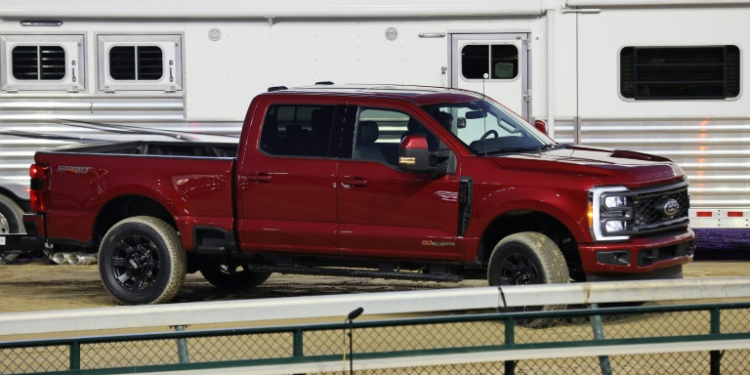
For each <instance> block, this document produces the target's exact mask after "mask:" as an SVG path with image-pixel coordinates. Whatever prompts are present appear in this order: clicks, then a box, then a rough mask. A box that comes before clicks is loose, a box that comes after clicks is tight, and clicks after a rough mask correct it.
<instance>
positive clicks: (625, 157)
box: [493, 146, 685, 188]
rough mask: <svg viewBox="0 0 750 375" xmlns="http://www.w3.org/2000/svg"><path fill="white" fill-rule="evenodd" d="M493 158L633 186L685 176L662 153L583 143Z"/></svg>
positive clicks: (530, 168)
mask: <svg viewBox="0 0 750 375" xmlns="http://www.w3.org/2000/svg"><path fill="white" fill-rule="evenodd" d="M493 160H494V161H495V163H497V164H498V165H499V166H500V167H502V168H506V169H513V170H520V171H524V170H525V171H535V172H552V173H565V174H574V175H581V176H590V177H593V178H595V179H597V180H598V181H599V182H600V183H602V184H603V185H625V186H627V187H630V188H637V187H643V186H648V185H654V184H657V183H664V182H669V181H678V180H681V179H683V178H684V176H685V173H684V172H683V171H682V169H681V168H680V167H679V166H678V165H677V164H675V163H674V162H672V161H671V160H669V159H667V158H664V157H661V156H656V155H650V154H644V153H640V152H635V151H626V150H608V149H600V148H590V147H582V146H563V147H560V148H556V149H551V150H546V151H541V152H535V153H518V154H505V155H500V156H497V157H494V158H493Z"/></svg>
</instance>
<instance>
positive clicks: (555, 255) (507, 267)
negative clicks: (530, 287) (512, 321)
mask: <svg viewBox="0 0 750 375" xmlns="http://www.w3.org/2000/svg"><path fill="white" fill-rule="evenodd" d="M513 270H516V272H512V271H513ZM569 280H570V275H569V274H568V266H567V263H566V262H565V257H564V256H563V254H562V252H561V251H560V248H559V247H558V246H557V244H555V242H554V241H552V240H551V239H550V238H549V237H547V236H545V235H544V234H542V233H538V232H520V233H514V234H511V235H509V236H507V237H505V238H503V239H502V240H500V242H498V243H497V245H496V246H495V249H494V250H493V251H492V255H490V260H489V267H488V270H487V281H488V283H489V285H490V286H497V285H525V284H558V283H568V282H569ZM565 308H566V306H565V305H545V306H533V307H532V306H529V307H522V308H517V309H515V310H517V311H551V310H563V309H565ZM548 324H549V322H547V321H546V320H544V319H534V320H529V321H525V322H523V325H524V326H526V327H541V326H545V325H548Z"/></svg>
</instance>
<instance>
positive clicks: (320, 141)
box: [260, 104, 336, 157]
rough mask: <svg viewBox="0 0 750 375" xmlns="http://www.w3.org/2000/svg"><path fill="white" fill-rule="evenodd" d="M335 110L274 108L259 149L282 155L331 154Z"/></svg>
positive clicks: (283, 106) (268, 118) (294, 106)
mask: <svg viewBox="0 0 750 375" xmlns="http://www.w3.org/2000/svg"><path fill="white" fill-rule="evenodd" d="M335 110H336V107H335V106H332V105H330V106H325V105H324V106H320V105H295V104H279V105H272V106H271V107H269V109H268V111H267V112H266V117H265V119H264V121H263V128H262V129H261V135H260V149H261V150H263V151H265V152H266V153H268V154H271V155H280V156H306V157H327V156H329V155H332V152H333V151H332V150H331V147H330V146H331V125H332V124H333V116H334V113H335Z"/></svg>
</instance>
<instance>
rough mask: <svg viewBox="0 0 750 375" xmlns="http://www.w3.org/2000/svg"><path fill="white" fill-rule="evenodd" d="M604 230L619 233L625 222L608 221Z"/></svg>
mask: <svg viewBox="0 0 750 375" xmlns="http://www.w3.org/2000/svg"><path fill="white" fill-rule="evenodd" d="M604 228H605V229H606V230H607V232H609V233H612V232H619V231H622V230H624V229H625V222H622V221H608V222H607V223H606V224H605V225H604Z"/></svg>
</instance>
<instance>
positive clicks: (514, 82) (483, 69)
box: [450, 33, 531, 119]
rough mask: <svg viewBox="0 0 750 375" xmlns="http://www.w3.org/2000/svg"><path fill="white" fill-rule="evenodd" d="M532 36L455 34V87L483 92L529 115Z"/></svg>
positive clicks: (452, 49)
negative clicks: (530, 46)
mask: <svg viewBox="0 0 750 375" xmlns="http://www.w3.org/2000/svg"><path fill="white" fill-rule="evenodd" d="M528 38H529V34H527V33H491V34H490V33H488V34H460V33H455V34H451V62H450V66H451V75H450V77H451V87H456V88H460V89H466V90H473V91H477V92H482V93H484V94H485V95H487V96H489V97H491V98H493V99H495V100H497V101H498V102H500V103H502V104H503V105H504V106H506V107H508V108H510V109H511V110H513V111H514V112H516V113H519V114H521V115H522V116H523V117H524V118H526V119H529V116H530V113H531V91H530V89H529V88H530V86H529V69H528V55H529V49H528V46H529V44H528V42H529V40H528ZM484 74H487V79H484V78H483V76H484Z"/></svg>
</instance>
